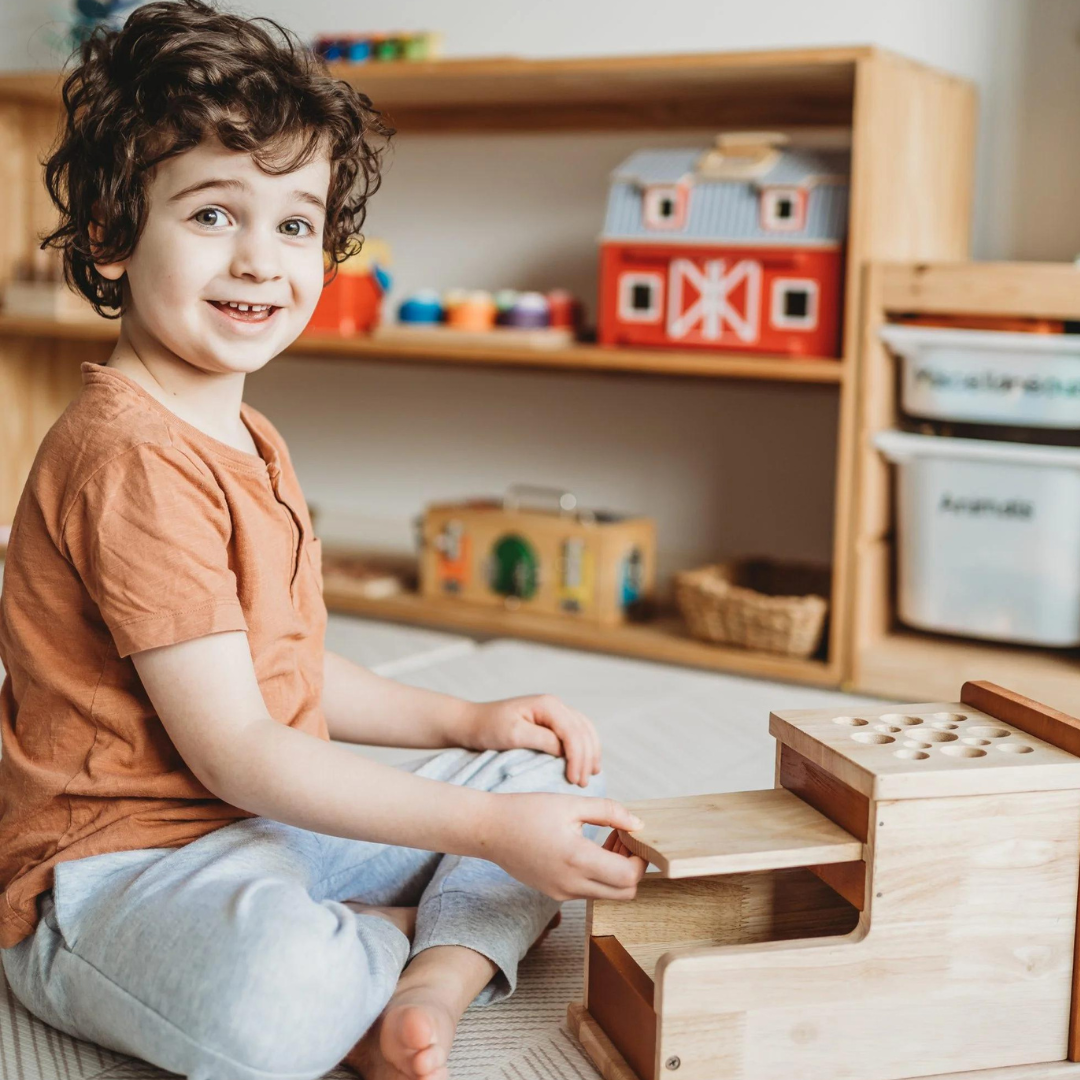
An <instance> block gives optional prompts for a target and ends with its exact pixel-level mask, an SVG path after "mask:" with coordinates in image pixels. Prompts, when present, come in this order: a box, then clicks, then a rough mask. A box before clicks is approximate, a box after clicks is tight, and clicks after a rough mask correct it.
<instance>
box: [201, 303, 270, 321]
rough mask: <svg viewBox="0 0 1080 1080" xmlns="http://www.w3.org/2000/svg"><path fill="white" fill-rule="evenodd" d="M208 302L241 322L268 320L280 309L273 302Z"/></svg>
mask: <svg viewBox="0 0 1080 1080" xmlns="http://www.w3.org/2000/svg"><path fill="white" fill-rule="evenodd" d="M207 303H209V304H212V305H213V306H214V307H216V308H217V309H218V311H220V312H222V313H223V314H225V315H228V316H229V318H231V319H236V320H237V321H239V322H266V320H267V319H269V318H270V316H271V315H273V314H274V312H275V311H278V310H279V309H278V308H277V307H275V306H274V305H273V304H237V303H235V302H231V301H227V300H208V301H207Z"/></svg>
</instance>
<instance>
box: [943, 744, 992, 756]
mask: <svg viewBox="0 0 1080 1080" xmlns="http://www.w3.org/2000/svg"><path fill="white" fill-rule="evenodd" d="M941 752H942V753H943V754H948V755H950V757H963V758H973V757H986V751H985V750H980V749H979V748H978V747H977V746H943V747H942V748H941Z"/></svg>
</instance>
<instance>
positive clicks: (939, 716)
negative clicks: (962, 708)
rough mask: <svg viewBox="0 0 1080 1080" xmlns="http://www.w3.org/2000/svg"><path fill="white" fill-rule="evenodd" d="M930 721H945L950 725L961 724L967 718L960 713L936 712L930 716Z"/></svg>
mask: <svg viewBox="0 0 1080 1080" xmlns="http://www.w3.org/2000/svg"><path fill="white" fill-rule="evenodd" d="M930 719H931V720H946V721H948V722H949V723H950V724H962V723H963V722H964V721H965V720H966V719H967V716H966V715H965V714H964V713H962V712H936V713H932V714H931V716H930Z"/></svg>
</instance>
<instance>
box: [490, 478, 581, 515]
mask: <svg viewBox="0 0 1080 1080" xmlns="http://www.w3.org/2000/svg"><path fill="white" fill-rule="evenodd" d="M530 494H531V495H534V496H540V497H542V498H554V499H555V502H556V504H557V505H558V507H559V512H560V513H563V514H570V513H573V511H574V508H575V507H576V506H577V496H576V495H574V494H573V492H570V491H567V490H566V489H565V488H557V487H544V486H542V485H539V484H511V485H510V486H509V487H508V488H507V489H506V494H505V495H504V496H503V509H505V510H520V509H521V500H522V496H525V495H530Z"/></svg>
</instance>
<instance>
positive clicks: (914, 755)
mask: <svg viewBox="0 0 1080 1080" xmlns="http://www.w3.org/2000/svg"><path fill="white" fill-rule="evenodd" d="M893 755H894V756H895V757H898V758H905V759H906V760H907V761H925V760H926V759H927V758H928V757H929V756H930V755H929V754H928V753H927V752H926V751H925V750H907V749H905V750H894V751H893Z"/></svg>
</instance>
